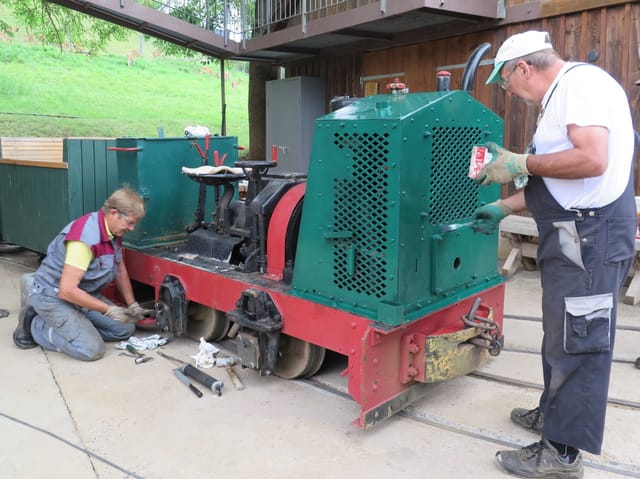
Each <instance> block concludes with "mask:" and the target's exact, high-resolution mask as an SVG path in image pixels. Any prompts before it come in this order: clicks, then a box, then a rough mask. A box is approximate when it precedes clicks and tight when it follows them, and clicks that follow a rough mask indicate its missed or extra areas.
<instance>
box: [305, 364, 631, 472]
mask: <svg viewBox="0 0 640 479" xmlns="http://www.w3.org/2000/svg"><path fill="white" fill-rule="evenodd" d="M473 374H475V373H473ZM296 381H299V382H302V383H304V384H307V385H309V386H310V387H313V388H316V389H319V390H322V391H324V392H326V393H328V394H333V395H334V396H338V397H341V398H345V399H349V400H352V398H351V396H350V395H349V394H348V393H346V392H345V391H342V390H340V389H338V388H336V387H335V386H332V385H330V384H327V383H326V382H320V381H319V380H318V379H316V378H313V377H312V378H308V379H299V380H296ZM523 383H524V381H523ZM524 384H527V383H524ZM528 384H530V383H528ZM638 407H639V408H640V404H638ZM397 415H398V416H400V417H402V418H405V419H408V420H410V421H413V422H417V423H421V424H425V425H428V426H432V427H435V428H438V429H441V430H445V431H449V432H452V433H455V434H461V435H463V436H467V437H470V438H472V439H478V440H481V441H485V442H490V443H493V444H498V445H500V446H506V447H510V448H514V449H518V448H520V447H523V446H526V445H527V443H525V442H524V441H521V440H518V439H516V438H513V437H511V436H508V435H503V434H497V433H494V432H492V431H488V430H486V429H483V428H479V427H475V426H470V425H467V424H462V423H458V422H456V421H452V420H450V419H447V418H443V417H440V416H436V415H433V414H427V413H425V412H423V411H418V410H417V409H416V408H415V407H413V406H409V407H407V408H405V409H404V410H402V411H400V412H398V413H397ZM583 464H584V466H585V467H589V468H591V469H597V470H600V471H605V472H607V473H611V474H616V475H619V476H622V477H630V478H636V479H640V466H638V465H635V464H628V463H623V462H619V461H594V460H591V459H588V458H585V459H583Z"/></svg>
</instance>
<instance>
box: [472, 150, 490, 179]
mask: <svg viewBox="0 0 640 479" xmlns="http://www.w3.org/2000/svg"><path fill="white" fill-rule="evenodd" d="M492 158H493V155H492V154H491V152H490V151H489V149H488V148H487V147H486V146H478V145H476V146H474V147H473V148H472V149H471V161H470V162H469V178H472V179H475V178H476V177H477V176H478V173H480V171H482V169H483V168H484V167H485V166H487V165H488V164H489V163H490V162H491V160H492Z"/></svg>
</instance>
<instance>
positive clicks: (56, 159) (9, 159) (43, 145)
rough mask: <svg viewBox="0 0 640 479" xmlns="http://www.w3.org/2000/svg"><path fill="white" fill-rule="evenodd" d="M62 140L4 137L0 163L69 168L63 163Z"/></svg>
mask: <svg viewBox="0 0 640 479" xmlns="http://www.w3.org/2000/svg"><path fill="white" fill-rule="evenodd" d="M62 142H63V139H62V138H36V137H20V138H14V137H2V138H0V161H2V163H10V164H15V165H24V166H43V167H47V168H67V164H66V163H65V162H64V161H63V148H62Z"/></svg>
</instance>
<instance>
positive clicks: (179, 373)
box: [173, 368, 202, 398]
mask: <svg viewBox="0 0 640 479" xmlns="http://www.w3.org/2000/svg"><path fill="white" fill-rule="evenodd" d="M173 374H175V375H176V377H177V378H178V379H179V380H180V381H182V382H183V383H184V384H186V385H187V386H189V389H191V391H193V394H195V395H196V396H198V397H199V398H201V397H202V391H200V390H199V389H198V388H197V387H195V386H194V385H193V384H191V381H189V378H187V376H185V375H184V374H182V371H180V368H176V369H174V370H173Z"/></svg>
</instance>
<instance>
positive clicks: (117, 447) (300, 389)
mask: <svg viewBox="0 0 640 479" xmlns="http://www.w3.org/2000/svg"><path fill="white" fill-rule="evenodd" d="M36 261H37V258H35V257H34V256H33V255H31V254H30V253H28V252H24V251H23V252H19V253H15V254H0V309H4V310H7V311H8V313H9V315H8V316H6V317H4V318H0V363H1V364H2V367H0V384H2V386H1V387H0V445H1V447H0V478H2V479H31V478H34V479H35V478H44V477H46V478H53V479H56V478H65V479H75V478H81V479H82V478H101V479H112V478H114V479H115V478H130V477H131V478H148V479H160V478H166V479H174V478H176V479H177V478H180V479H183V478H190V479H191V478H205V477H206V478H213V477H221V478H250V477H261V478H280V479H282V478H301V477H304V478H310V479H320V478H327V479H329V478H331V479H333V478H343V477H344V478H350V479H354V478H363V479H364V478H367V479H378V478H390V477H394V478H435V479H445V478H447V479H449V478H455V479H459V478H462V479H465V478H474V479H484V478H500V477H508V476H506V475H504V474H503V473H502V472H500V471H499V470H498V469H497V467H496V466H495V464H494V460H493V457H494V454H495V451H496V450H498V449H504V448H512V447H518V446H522V445H525V444H528V443H531V442H534V441H536V440H537V436H536V435H535V434H533V433H529V432H526V431H524V430H521V429H519V428H518V427H517V426H515V425H514V424H512V423H511V422H510V420H509V411H510V410H511V409H512V408H513V407H520V406H522V407H532V406H534V405H535V404H536V401H537V398H538V394H539V390H538V389H536V386H539V385H540V383H541V368H540V359H539V355H538V353H537V351H538V348H539V344H540V338H541V331H540V329H541V325H540V323H539V322H537V321H535V320H533V319H534V318H535V317H539V316H540V308H539V305H540V288H539V277H538V274H537V272H530V271H523V270H520V271H519V272H517V273H516V274H515V276H514V277H512V278H511V279H509V281H508V282H507V294H506V301H505V309H506V314H507V316H508V317H507V319H505V336H506V348H505V350H504V351H503V352H502V354H500V356H498V357H497V358H493V359H492V360H491V361H490V362H489V363H488V364H487V365H486V366H485V367H484V368H483V369H482V370H481V371H480V372H479V374H477V375H469V376H465V377H461V378H457V379H453V380H450V381H447V382H444V383H439V384H433V385H427V386H425V392H426V393H427V394H426V396H425V397H424V398H423V399H421V400H420V401H419V402H418V403H417V404H416V405H414V406H412V407H410V408H409V409H408V410H407V411H405V412H404V413H402V414H400V415H397V416H395V417H393V418H391V419H389V420H387V421H386V422H384V423H383V424H381V425H379V426H376V427H375V428H373V429H371V430H369V431H361V430H358V429H356V428H354V427H353V426H352V425H351V421H352V420H353V419H355V418H356V417H357V414H358V407H357V405H356V404H355V402H354V401H352V400H351V399H350V398H349V397H347V396H345V395H344V394H341V391H344V389H345V384H344V378H342V377H341V376H340V375H339V372H340V371H341V370H342V369H343V368H344V367H345V363H344V361H343V359H342V358H341V357H340V356H333V355H329V357H328V359H327V361H326V363H325V365H324V366H323V368H322V369H321V370H320V373H319V374H318V376H317V377H316V378H315V380H314V381H287V380H283V379H280V378H277V377H259V376H258V375H257V374H256V373H255V372H254V371H252V370H248V369H245V370H242V369H240V368H238V367H236V371H237V372H238V374H239V375H240V377H241V378H242V380H243V381H244V383H245V385H246V389H244V390H235V389H234V388H233V386H232V384H231V382H230V381H229V380H228V377H227V376H226V374H225V372H224V370H222V369H215V368H214V369H211V370H208V372H209V373H210V374H213V375H214V376H216V377H218V378H219V379H222V380H223V381H224V383H225V388H224V392H223V394H222V396H221V397H218V396H215V395H214V394H212V393H211V392H207V391H205V392H204V397H202V398H197V397H196V396H195V395H193V394H191V392H190V391H189V390H188V389H187V388H186V387H185V386H184V385H182V384H181V383H180V382H178V380H177V379H176V378H175V377H174V375H173V374H172V372H171V370H172V368H174V367H175V365H173V364H172V363H170V362H169V361H167V360H166V359H164V358H161V357H160V356H158V355H156V354H155V353H153V352H152V353H150V354H149V355H150V356H153V357H154V360H153V361H150V362H147V363H144V364H140V365H136V364H134V362H133V359H132V358H129V357H126V356H120V355H119V353H120V351H118V350H116V349H115V348H114V347H113V345H108V347H107V354H106V356H105V357H104V358H103V359H102V360H100V361H97V362H93V363H85V362H81V361H77V360H73V359H71V358H69V357H66V356H63V355H62V354H58V353H52V352H46V351H43V350H42V349H41V348H35V349H31V350H27V351H23V350H19V349H17V348H16V347H15V346H14V344H13V341H12V337H11V336H12V333H13V330H14V328H15V326H16V323H17V316H18V311H19V304H20V295H19V286H20V276H21V275H22V274H23V273H25V272H29V271H32V270H33V266H35V264H36ZM511 315H514V316H527V317H528V318H524V319H523V318H521V317H520V318H515V317H514V318H512V317H510V316H511ZM639 318H640V306H629V305H625V304H622V303H621V304H620V313H619V331H618V341H617V345H616V351H615V359H616V362H615V364H614V367H613V373H612V382H611V388H610V398H611V403H610V406H609V411H608V418H607V430H606V438H605V444H604V451H603V454H602V455H601V456H591V455H587V456H586V468H585V476H584V477H585V478H587V479H604V478H614V479H615V478H626V477H631V478H640V452H639V451H640V447H639V444H640V370H639V369H636V368H634V366H633V364H632V361H633V360H635V358H636V357H637V356H640V321H639ZM146 334H148V333H146V332H140V334H139V336H145V335H146ZM163 349H164V350H165V351H166V352H167V353H168V354H171V355H172V356H177V357H179V358H181V359H184V360H187V361H188V360H189V359H190V356H191V355H194V354H196V353H197V351H198V344H197V343H196V342H193V341H189V340H176V341H175V342H172V343H170V344H168V345H167V346H165V347H164V348H163ZM509 379H510V380H516V382H513V381H511V382H510V381H509ZM321 386H323V387H321Z"/></svg>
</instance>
